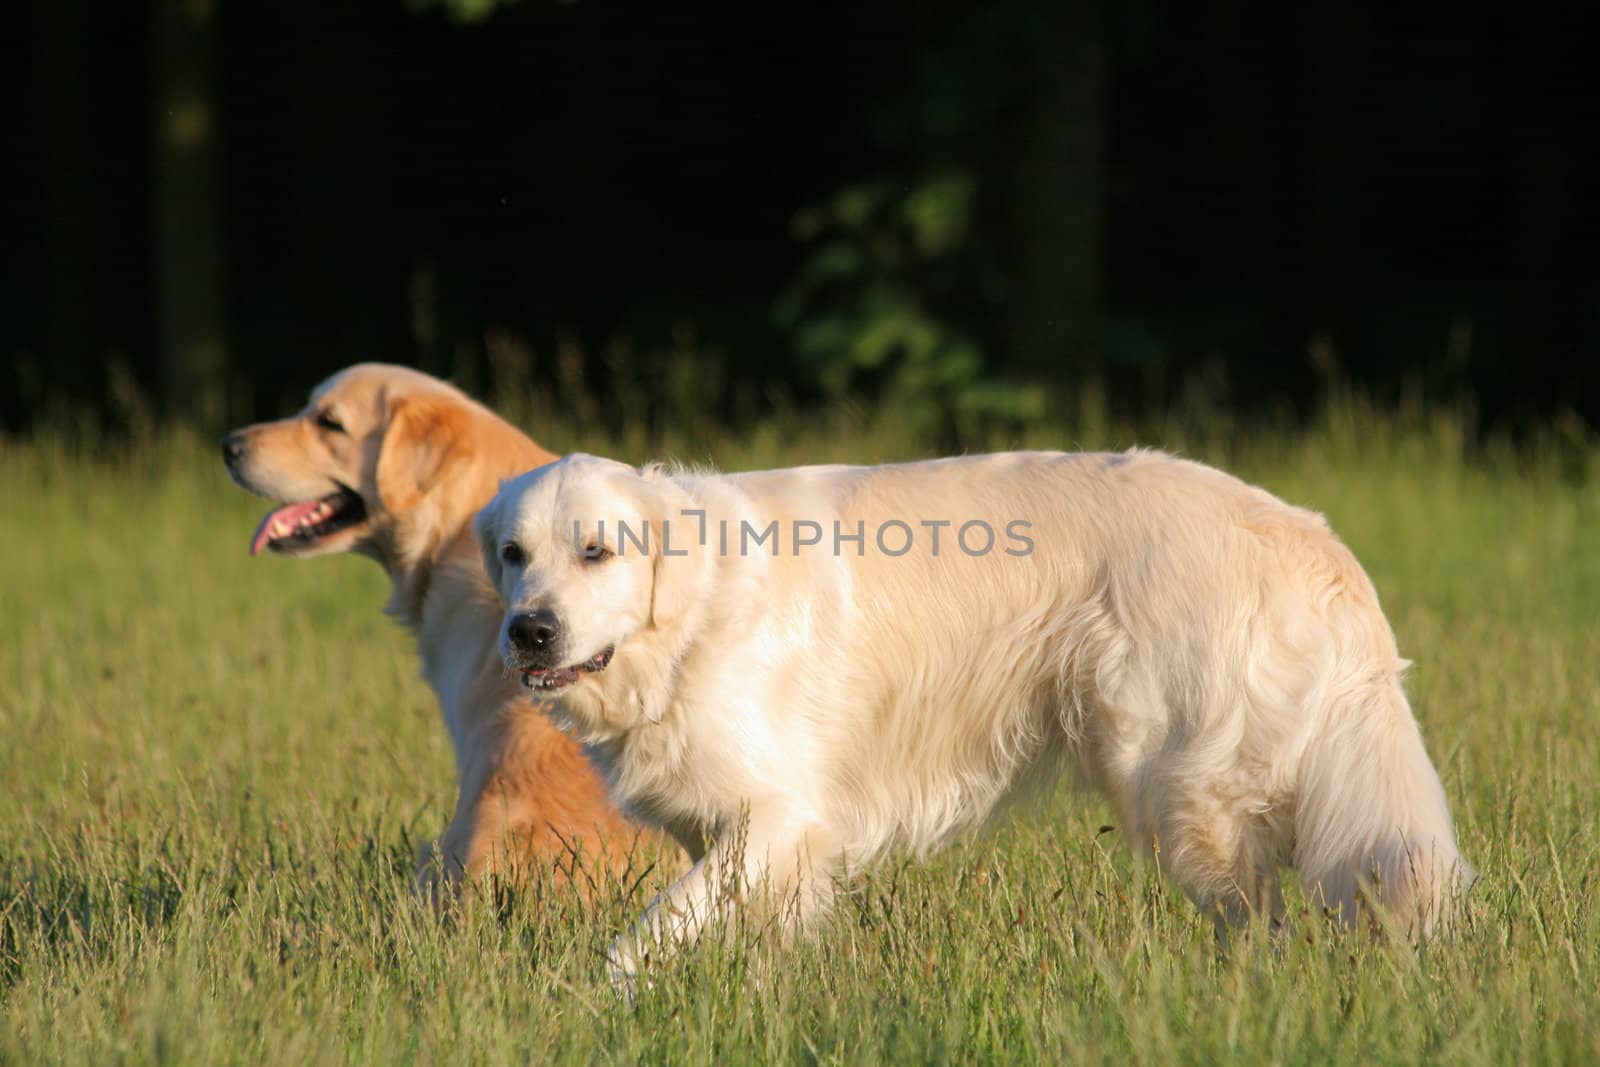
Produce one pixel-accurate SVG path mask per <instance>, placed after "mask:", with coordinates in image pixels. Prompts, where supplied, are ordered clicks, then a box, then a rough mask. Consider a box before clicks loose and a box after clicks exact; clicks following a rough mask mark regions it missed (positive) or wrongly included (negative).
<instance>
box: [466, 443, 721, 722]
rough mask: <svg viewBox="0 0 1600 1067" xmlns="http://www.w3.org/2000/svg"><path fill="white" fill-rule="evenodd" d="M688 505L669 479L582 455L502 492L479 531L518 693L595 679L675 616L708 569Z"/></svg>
mask: <svg viewBox="0 0 1600 1067" xmlns="http://www.w3.org/2000/svg"><path fill="white" fill-rule="evenodd" d="M686 505H687V501H686V500H685V499H683V498H682V495H681V494H680V493H678V492H677V491H676V490H675V488H674V486H673V485H672V483H671V481H670V479H668V478H665V477H661V476H659V475H657V474H656V473H655V472H653V471H651V470H648V469H647V470H646V471H639V470H635V469H634V468H632V467H629V466H627V465H626V464H622V463H618V462H615V461H614V460H609V459H600V458H598V457H595V456H588V455H583V454H574V455H571V456H567V457H566V458H565V459H562V460H560V461H558V462H556V463H551V464H549V465H548V466H544V467H540V468H539V469H537V470H534V471H530V472H528V473H527V474H524V475H522V476H521V477H518V478H515V479H513V480H512V481H509V482H507V483H506V484H505V485H504V486H503V487H502V488H501V490H500V493H499V495H497V496H496V497H495V498H494V500H492V501H491V502H490V503H489V504H488V505H487V506H486V507H485V508H484V509H483V511H481V512H480V513H479V514H478V519H477V532H478V539H479V542H480V544H481V546H482V548H483V559H484V566H485V568H486V569H487V571H488V574H489V579H490V581H491V582H492V583H493V584H494V585H495V587H496V589H497V590H498V591H499V593H500V597H501V600H502V601H503V602H504V603H505V605H506V607H507V609H508V610H507V612H506V616H505V620H504V622H503V623H502V625H501V628H500V652H501V655H502V657H503V658H504V659H505V662H506V664H507V666H508V667H510V668H511V669H512V670H515V671H517V672H519V673H520V674H521V675H522V681H523V684H524V686H526V687H527V688H528V689H530V690H532V691H534V692H535V693H537V694H540V695H551V694H555V693H558V692H561V691H563V690H568V689H572V688H574V687H576V686H580V685H583V684H585V683H590V682H597V681H598V675H599V674H600V672H602V671H604V670H605V669H606V668H607V667H608V666H609V665H610V663H611V658H612V655H613V653H614V652H615V651H616V650H617V647H618V646H619V645H621V644H622V643H623V642H624V641H627V640H628V639H630V638H632V637H633V636H635V635H636V634H638V633H639V632H640V631H643V630H646V629H660V628H663V627H666V626H668V625H670V624H671V623H672V622H673V621H675V620H676V619H677V617H678V616H679V615H680V614H681V613H682V610H683V608H684V605H685V601H686V598H688V597H690V596H692V593H691V592H690V589H691V588H692V584H693V577H694V575H695V573H696V572H697V570H699V569H700V568H701V566H702V565H703V563H704V560H705V553H704V552H701V551H693V552H691V551H690V550H689V548H688V547H687V546H689V545H694V544H695V533H694V529H695V528H694V527H693V526H692V525H690V524H688V523H687V522H686V521H683V520H681V519H680V516H681V514H682V512H683V509H684V507H685V506H686ZM674 524H677V525H674Z"/></svg>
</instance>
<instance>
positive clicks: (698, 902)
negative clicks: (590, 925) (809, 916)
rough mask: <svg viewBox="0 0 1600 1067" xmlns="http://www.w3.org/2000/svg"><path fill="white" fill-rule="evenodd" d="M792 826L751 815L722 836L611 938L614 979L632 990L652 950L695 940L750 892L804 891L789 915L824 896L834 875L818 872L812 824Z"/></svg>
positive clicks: (789, 918) (763, 894) (657, 952)
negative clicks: (826, 877)
mask: <svg viewBox="0 0 1600 1067" xmlns="http://www.w3.org/2000/svg"><path fill="white" fill-rule="evenodd" d="M791 826H792V823H791V822H790V820H788V819H776V820H761V821H757V820H756V819H754V818H752V819H751V821H750V823H749V825H748V830H747V832H746V833H745V834H743V835H742V836H743V840H742V841H735V842H729V841H727V840H718V842H717V843H716V844H715V845H713V846H712V847H711V849H710V851H708V852H707V853H706V855H705V856H704V857H703V858H702V859H700V861H699V862H697V863H696V864H695V865H694V866H693V867H692V868H691V869H690V870H689V873H687V874H685V875H684V876H683V877H682V878H679V879H678V880H677V881H676V882H674V883H672V885H671V886H669V887H668V888H667V890H666V891H665V892H663V893H662V894H661V895H659V896H658V897H656V899H655V900H653V901H651V902H650V906H649V907H648V908H646V909H645V912H644V915H643V916H642V917H641V918H640V919H639V921H638V922H637V923H635V924H634V927H633V929H631V930H629V931H628V932H627V933H625V934H623V935H622V936H621V937H618V938H617V939H616V941H614V942H612V944H611V951H610V952H609V953H608V954H607V959H606V962H607V965H608V968H609V970H610V973H611V981H612V984H613V985H615V986H616V987H617V989H618V990H619V991H620V992H624V993H626V994H628V995H630V996H631V995H632V994H633V992H634V988H635V984H636V982H637V980H638V975H639V972H640V971H641V970H643V969H644V967H645V966H646V965H647V964H648V963H649V962H650V960H651V958H652V956H657V957H659V955H660V954H661V953H664V952H669V951H671V950H672V949H673V948H675V947H676V946H679V945H687V944H692V943H693V942H694V941H696V940H697V939H698V938H699V937H700V934H701V932H702V931H703V930H704V929H705V927H706V925H707V923H709V922H710V921H711V920H712V919H713V918H714V917H719V916H722V915H726V914H727V913H728V912H729V911H730V910H731V909H732V908H734V907H736V906H739V905H740V904H742V903H744V902H745V901H747V900H749V899H751V898H752V897H757V896H759V897H763V898H766V899H768V900H771V899H774V898H777V899H779V900H781V899H782V898H783V897H784V896H785V895H787V894H788V893H789V892H791V891H792V890H797V889H798V890H800V891H802V892H804V893H805V894H806V895H805V897H804V898H803V900H802V901H800V902H799V903H800V904H801V907H799V908H794V909H791V908H787V907H786V908H784V909H783V911H782V912H781V913H780V919H782V920H784V921H785V922H786V923H787V922H789V921H792V920H794V919H796V918H798V917H799V913H800V912H802V911H807V910H810V908H808V907H806V906H805V905H806V904H808V903H812V902H814V901H820V900H823V899H825V898H826V896H827V893H826V892H825V891H824V890H825V889H828V888H831V883H830V884H829V885H828V886H826V887H823V886H818V884H817V882H818V873H819V872H822V873H826V870H825V865H824V864H822V863H821V862H820V861H821V860H822V858H823V856H824V855H825V854H824V853H820V852H819V851H818V846H819V844H820V842H819V841H818V840H817V839H816V834H815V832H814V831H808V830H805V829H800V830H794V829H789V827H791ZM775 827H776V828H777V829H778V832H773V829H774V828H775ZM785 830H787V831H788V832H784V831H785Z"/></svg>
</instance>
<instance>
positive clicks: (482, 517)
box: [472, 486, 503, 595]
mask: <svg viewBox="0 0 1600 1067" xmlns="http://www.w3.org/2000/svg"><path fill="white" fill-rule="evenodd" d="M502 488H503V486H502ZM472 529H473V532H474V533H476V534H477V535H478V547H479V548H481V549H483V569H484V573H486V574H488V576H489V584H490V585H492V586H494V591H495V594H496V595H499V594H500V498H499V497H498V496H496V497H495V498H494V499H493V500H491V501H489V502H488V503H487V504H485V505H484V506H483V509H482V510H481V511H479V512H478V514H477V517H476V518H474V519H473V520H472Z"/></svg>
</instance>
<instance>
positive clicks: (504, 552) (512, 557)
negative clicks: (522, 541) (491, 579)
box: [500, 541, 528, 567]
mask: <svg viewBox="0 0 1600 1067" xmlns="http://www.w3.org/2000/svg"><path fill="white" fill-rule="evenodd" d="M500 561H501V562H502V563H504V564H505V565H506V566H508V567H520V566H522V565H523V564H524V563H526V562H528V557H527V555H526V554H525V553H524V552H523V551H522V546H521V545H518V544H512V543H511V542H509V541H508V542H506V543H505V544H503V545H501V546H500Z"/></svg>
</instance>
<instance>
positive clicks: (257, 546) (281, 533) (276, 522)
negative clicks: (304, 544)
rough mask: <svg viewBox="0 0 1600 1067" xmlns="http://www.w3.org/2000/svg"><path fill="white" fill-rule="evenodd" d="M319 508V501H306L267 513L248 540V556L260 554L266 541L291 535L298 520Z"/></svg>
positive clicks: (298, 522)
mask: <svg viewBox="0 0 1600 1067" xmlns="http://www.w3.org/2000/svg"><path fill="white" fill-rule="evenodd" d="M320 506H321V501H317V500H308V501H306V502H305V503H303V504H285V505H284V506H283V507H281V508H279V509H278V510H277V511H272V512H268V513H267V517H266V518H264V519H262V520H261V525H260V526H258V527H256V535H255V537H253V538H251V540H250V554H251V555H252V556H253V555H255V554H256V553H258V552H260V551H261V549H262V547H263V546H264V545H265V544H266V543H267V542H268V541H272V540H275V539H277V538H279V537H287V536H288V535H289V534H291V533H293V532H294V528H295V527H296V526H298V525H299V524H300V520H301V519H303V518H305V517H306V516H307V515H309V514H311V513H312V512H313V511H316V510H317V508H318V507H320Z"/></svg>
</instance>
